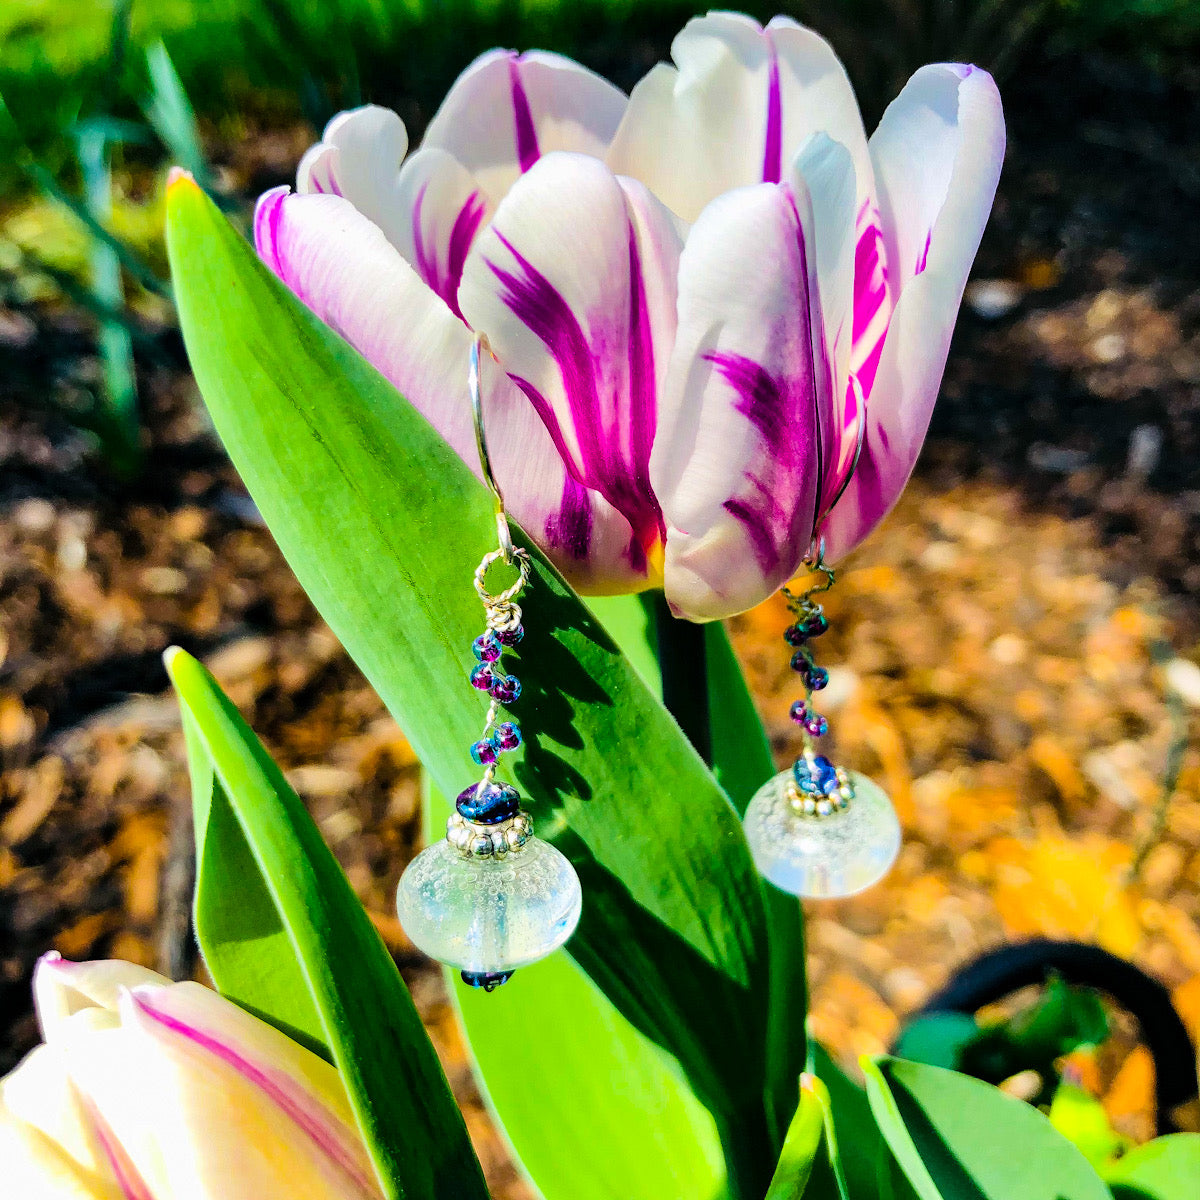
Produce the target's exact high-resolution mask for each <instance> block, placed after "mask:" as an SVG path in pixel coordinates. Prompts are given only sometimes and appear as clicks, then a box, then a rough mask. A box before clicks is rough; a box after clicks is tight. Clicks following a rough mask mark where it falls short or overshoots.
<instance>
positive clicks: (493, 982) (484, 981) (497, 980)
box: [459, 971, 514, 992]
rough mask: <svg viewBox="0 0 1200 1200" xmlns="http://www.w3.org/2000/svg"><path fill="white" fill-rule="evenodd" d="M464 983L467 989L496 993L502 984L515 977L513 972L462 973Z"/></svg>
mask: <svg viewBox="0 0 1200 1200" xmlns="http://www.w3.org/2000/svg"><path fill="white" fill-rule="evenodd" d="M459 974H460V975H461V976H462V981H463V983H465V984H466V985H467V987H473V988H483V990H484V991H485V992H494V991H495V990H496V989H497V988H498V987H499V986H500V985H501V984H502V983H507V982H508V981H509V980H510V979H511V978H512V977H513V975H514V972H513V971H460V972H459Z"/></svg>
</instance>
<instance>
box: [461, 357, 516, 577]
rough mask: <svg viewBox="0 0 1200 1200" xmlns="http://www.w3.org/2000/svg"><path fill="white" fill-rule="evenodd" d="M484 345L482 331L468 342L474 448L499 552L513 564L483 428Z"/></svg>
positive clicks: (505, 521)
mask: <svg viewBox="0 0 1200 1200" xmlns="http://www.w3.org/2000/svg"><path fill="white" fill-rule="evenodd" d="M486 346H487V339H486V338H485V337H484V335H483V334H482V333H477V334H476V335H475V340H474V341H473V342H472V343H471V357H470V362H469V365H468V368H467V390H468V391H469V392H470V394H471V416H472V418H473V419H474V421H475V448H476V449H477V450H478V451H479V469H480V471H481V472H482V473H483V482H484V483H486V484H487V486H488V490H489V491H490V492H491V493H492V496H493V497H494V498H495V501H496V536H497V537H498V538H499V539H500V553H501V554H502V555H503V557H504V561H505V562H506V563H510V564H511V563H512V561H513V555H514V550H515V547H514V546H513V540H512V533H511V532H510V531H509V528H508V513H507V511H506V510H505V508H504V497H503V495H501V493H500V485H499V484H498V483H497V482H496V477H495V476H494V475H493V474H492V460H491V457H490V456H489V454H488V448H487V435H486V434H485V433H484V428H483V388H482V386H481V381H480V351H481V349H483V348H486Z"/></svg>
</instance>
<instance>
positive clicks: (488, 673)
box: [470, 663, 496, 692]
mask: <svg viewBox="0 0 1200 1200" xmlns="http://www.w3.org/2000/svg"><path fill="white" fill-rule="evenodd" d="M470 680H471V686H472V687H473V688H478V689H479V690H480V691H481V692H490V691H491V690H492V688H493V687H495V686H496V673H495V672H494V671H493V670H492V668H491V667H490V666H488V664H487V663H480V664H479V666H477V667H476V668H475V669H474V670H473V671H472V672H471V674H470Z"/></svg>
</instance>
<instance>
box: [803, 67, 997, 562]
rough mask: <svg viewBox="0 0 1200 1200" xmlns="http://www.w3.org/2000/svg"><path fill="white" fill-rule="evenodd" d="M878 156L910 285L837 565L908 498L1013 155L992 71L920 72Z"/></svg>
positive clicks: (884, 362)
mask: <svg viewBox="0 0 1200 1200" xmlns="http://www.w3.org/2000/svg"><path fill="white" fill-rule="evenodd" d="M871 153H872V155H873V157H874V159H875V164H876V178H877V179H878V181H879V187H880V213H881V216H882V222H883V237H884V242H885V244H886V255H887V270H888V275H889V281H890V282H889V286H891V287H892V288H896V289H900V290H899V299H898V300H897V301H896V302H895V309H894V311H893V313H892V315H891V319H890V322H889V324H888V328H887V334H886V337H885V339H884V342H883V347H882V351H881V353H880V354H879V358H878V367H877V370H876V373H875V376H874V380H873V384H872V387H871V390H870V393H869V395H868V396H867V402H866V411H867V420H866V433H865V438H864V443H863V453H862V457H861V459H860V460H859V464H858V468H857V470H856V471H855V473H854V476H853V478H852V479H851V481H850V484H849V486H848V487H847V489H846V492H845V494H844V495H843V497H842V499H841V500H840V501H839V502H838V504H837V505H836V507H835V508H834V510H833V512H832V514H831V515H830V517H829V519H828V521H827V522H826V524H825V527H824V529H823V531H822V532H823V533H824V536H825V539H826V553H827V555H828V557H829V558H830V560H831V561H832V560H835V559H837V558H839V557H841V556H842V555H844V554H846V553H848V552H849V551H850V550H852V549H853V548H854V547H855V546H856V545H858V543H859V542H861V541H862V540H863V538H865V537H866V536H867V534H869V533H870V532H871V530H872V529H874V528H875V526H876V525H878V524H879V522H880V521H881V520H882V519H883V517H884V516H885V515H886V514H887V512H888V511H889V510H890V509H891V508H892V506H893V505H894V504H895V503H896V501H897V500H898V499H899V497H900V493H901V491H902V490H903V488H904V485H905V483H907V481H908V477H909V475H910V474H911V473H912V469H913V467H914V465H915V464H916V461H917V456H918V454H919V453H920V450H921V444H922V442H923V441H924V439H925V433H926V430H927V429H928V427H929V418H930V415H931V414H932V411H933V405H934V401H935V400H936V399H937V393H938V389H939V388H940V386H941V380H942V372H943V370H944V369H945V365H946V355H947V353H948V351H949V348H950V338H951V335H952V333H953V331H954V322H955V319H956V318H957V316H958V310H959V305H960V304H961V301H962V294H963V289H964V288H965V286H966V282H967V276H968V274H969V272H970V269H971V263H972V262H973V261H974V258H975V252H976V250H977V249H978V248H979V241H980V238H981V237H982V236H983V229H984V226H985V225H986V224H987V218H988V214H989V212H990V211H991V207H992V199H993V197H994V195H995V192H996V184H997V182H998V180H999V178H1000V168H1001V166H1002V164H1003V160H1004V115H1003V110H1002V107H1001V104H1000V96H999V93H998V92H997V91H996V85H995V84H994V83H993V81H992V78H991V76H990V75H988V74H987V72H985V71H981V70H979V69H978V68H975V67H962V66H958V65H938V66H930V67H923V68H921V70H919V71H918V72H917V73H916V74H915V75H914V76H913V78H912V79H911V80H910V81H909V83H908V85H907V86H906V87H905V89H904V90H903V91H902V92H901V93H900V95H899V96H898V97H897V99H896V100H895V101H894V102H893V103H892V105H891V107H890V108H889V109H888V111H887V112H886V113H885V114H884V118H883V120H882V121H881V122H880V125H879V129H878V130H877V131H876V133H875V135H874V137H873V138H872V139H871Z"/></svg>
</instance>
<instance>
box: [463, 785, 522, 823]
mask: <svg viewBox="0 0 1200 1200" xmlns="http://www.w3.org/2000/svg"><path fill="white" fill-rule="evenodd" d="M454 807H455V808H456V809H458V815H459V816H460V817H462V818H463V820H465V821H474V822H475V824H477V825H498V824H499V823H500V822H501V821H507V820H508V819H509V818H510V817H515V816H516V815H517V813H518V812H520V811H521V796H520V794H519V793H518V792H517V789H516V788H515V787H512V786H511V785H510V784H507V783H496V782H495V781H494V780H493V781H492V782H491V783H485V784H483V786H482V787H481V786H480V785H479V784H477V783H473V784H471V786H470V787H469V788H463V790H462V791H461V792H459V793H458V799H457V801H455V804H454Z"/></svg>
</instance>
